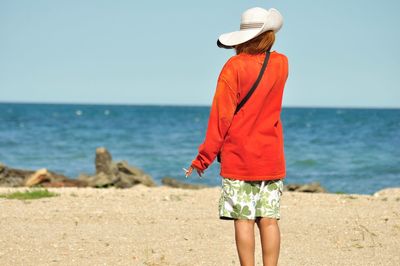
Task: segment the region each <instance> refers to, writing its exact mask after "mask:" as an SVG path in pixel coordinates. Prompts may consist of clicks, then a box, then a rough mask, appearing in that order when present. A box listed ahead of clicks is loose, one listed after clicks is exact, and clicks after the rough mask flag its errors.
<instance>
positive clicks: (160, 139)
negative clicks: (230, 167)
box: [0, 103, 400, 194]
mask: <svg viewBox="0 0 400 266" xmlns="http://www.w3.org/2000/svg"><path fill="white" fill-rule="evenodd" d="M209 111H210V107H208V106H205V107H199V106H193V107H190V106H150V105H143V106H141V105H85V104H26V103H0V162H2V163H4V164H6V165H7V166H9V167H12V168H20V169H32V170H36V169H39V168H48V169H49V170H51V171H54V172H57V173H60V174H64V175H66V176H68V177H71V178H76V177H77V176H78V175H79V174H80V173H87V174H91V173H94V171H95V168H94V159H95V150H96V148H97V147H101V146H103V147H106V148H107V149H108V150H109V151H110V153H111V155H112V157H113V160H115V161H119V160H126V161H128V162H129V163H130V164H131V165H134V166H137V167H139V168H141V169H143V170H144V171H145V172H147V173H149V174H150V175H151V176H152V177H153V178H154V179H155V180H156V182H157V183H158V184H161V182H160V180H161V179H162V178H163V177H165V176H170V177H174V178H178V179H180V180H182V181H186V182H192V183H203V184H207V185H210V186H219V185H220V176H219V164H218V163H217V162H216V161H215V162H214V164H213V165H212V166H211V167H210V168H209V169H207V170H206V172H205V175H204V177H203V178H202V179H200V178H199V177H197V174H193V175H192V176H191V177H190V178H188V179H186V178H185V177H184V171H183V170H182V167H185V168H187V167H188V166H189V165H190V162H191V161H192V159H193V158H194V157H195V156H196V154H197V148H198V146H199V145H200V144H201V142H202V141H203V139H204V136H205V131H206V128H207V122H208V115H209ZM281 120H282V126H283V132H284V144H285V159H286V170H287V175H286V179H285V182H286V183H309V182H320V183H321V185H322V186H323V187H325V188H326V189H327V190H328V191H329V192H343V193H360V194H371V193H374V192H376V191H377V190H380V189H383V188H386V187H395V186H397V187H400V109H358V108H354V109H350V108H285V107H284V108H283V109H282V113H281Z"/></svg>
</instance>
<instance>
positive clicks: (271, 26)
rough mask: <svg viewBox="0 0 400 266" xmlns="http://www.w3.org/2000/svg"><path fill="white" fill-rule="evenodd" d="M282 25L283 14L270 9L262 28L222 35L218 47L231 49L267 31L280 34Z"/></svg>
mask: <svg viewBox="0 0 400 266" xmlns="http://www.w3.org/2000/svg"><path fill="white" fill-rule="evenodd" d="M282 24H283V17H282V15H281V13H280V12H279V11H278V10H276V9H275V8H270V9H269V10H268V15H267V17H266V18H265V22H264V24H263V26H262V27H261V28H257V29H245V30H239V31H233V32H229V33H225V34H222V35H221V36H219V38H218V40H217V45H218V47H221V48H226V49H230V48H233V47H234V46H236V45H239V44H242V43H245V42H247V41H249V40H251V39H253V38H255V37H257V36H258V35H260V34H261V33H263V32H265V31H268V30H273V31H274V32H278V31H279V30H280V28H281V27H282Z"/></svg>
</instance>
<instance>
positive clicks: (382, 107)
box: [0, 100, 400, 109]
mask: <svg viewBox="0 0 400 266" xmlns="http://www.w3.org/2000/svg"><path fill="white" fill-rule="evenodd" d="M0 104H37V105H40V104H46V105H58V104H59V105H99V106H101V105H112V106H149V107H150V106H165V107H211V104H209V105H207V104H194V103H192V104H176V103H175V104H174V103H123V102H121V103H105V102H56V101H55V102H34V101H32V102H30V101H1V100H0ZM282 108H317V109H318V108H321V109H400V107H395V106H392V107H391V106H388V107H387V106H318V105H287V106H286V105H282Z"/></svg>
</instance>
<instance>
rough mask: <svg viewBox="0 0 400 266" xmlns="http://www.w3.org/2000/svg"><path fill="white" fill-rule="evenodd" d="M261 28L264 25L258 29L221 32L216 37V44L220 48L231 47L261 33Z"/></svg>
mask: <svg viewBox="0 0 400 266" xmlns="http://www.w3.org/2000/svg"><path fill="white" fill-rule="evenodd" d="M263 28H264V27H261V28H258V29H247V30H239V31H233V32H228V33H225V34H222V35H221V36H219V38H218V41H217V45H218V47H221V48H226V49H231V48H233V47H234V46H236V45H238V44H241V43H245V42H247V41H249V40H251V39H253V38H255V37H257V36H258V35H260V34H261V33H262V31H263Z"/></svg>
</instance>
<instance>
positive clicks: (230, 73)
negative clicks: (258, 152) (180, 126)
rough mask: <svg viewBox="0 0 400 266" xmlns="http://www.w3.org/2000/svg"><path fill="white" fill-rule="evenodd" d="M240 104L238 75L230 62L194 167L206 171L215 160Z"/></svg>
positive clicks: (219, 85)
mask: <svg viewBox="0 0 400 266" xmlns="http://www.w3.org/2000/svg"><path fill="white" fill-rule="evenodd" d="M237 102H238V92H237V74H236V72H235V70H234V68H233V67H232V66H231V64H230V61H228V62H227V63H226V64H225V66H224V67H223V68H222V70H221V73H220V75H219V77H218V81H217V87H216V90H215V94H214V97H213V101H212V105H211V110H210V116H209V119H208V126H207V132H206V135H205V139H204V141H203V143H202V144H200V146H199V147H198V155H197V156H196V158H195V159H194V160H193V161H192V166H194V167H195V168H197V169H200V170H205V169H207V168H208V167H209V165H210V164H211V163H212V162H213V161H214V160H215V158H216V156H217V154H218V152H219V150H220V148H221V146H222V144H223V142H224V139H225V135H226V133H227V131H228V129H229V127H230V125H231V122H232V119H233V116H234V113H235V109H236V106H237Z"/></svg>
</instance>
